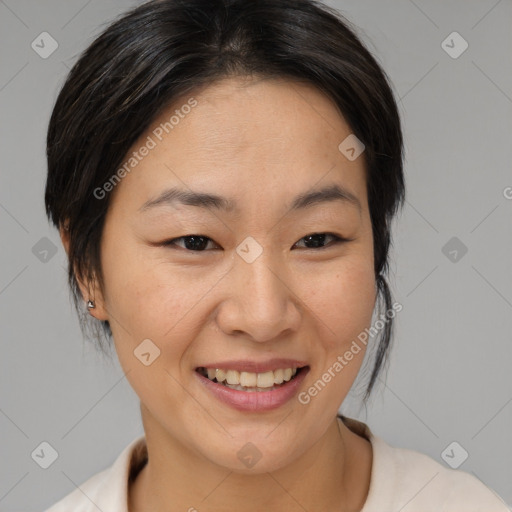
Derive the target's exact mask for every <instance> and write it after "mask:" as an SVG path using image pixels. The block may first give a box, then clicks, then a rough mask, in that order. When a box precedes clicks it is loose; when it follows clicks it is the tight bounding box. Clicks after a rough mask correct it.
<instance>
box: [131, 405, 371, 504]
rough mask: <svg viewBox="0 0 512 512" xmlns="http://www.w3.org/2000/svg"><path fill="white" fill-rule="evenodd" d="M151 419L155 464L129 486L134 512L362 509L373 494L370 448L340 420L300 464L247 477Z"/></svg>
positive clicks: (151, 454)
mask: <svg viewBox="0 0 512 512" xmlns="http://www.w3.org/2000/svg"><path fill="white" fill-rule="evenodd" d="M144 416H145V415H144V413H143V420H146V421H144V427H145V432H146V442H147V449H148V463H147V464H146V466H144V468H143V469H142V470H141V472H140V473H139V475H138V476H137V478H136V480H135V482H134V483H133V484H132V485H131V487H130V488H129V491H128V494H129V512H142V511H143V510H153V511H155V512H160V511H168V510H169V506H170V505H171V504H172V507H173V509H175V510H184V511H190V512H194V511H195V510H197V511H201V512H207V511H209V510H215V511H223V512H231V511H235V510H236V511H239V510H244V512H259V511H261V510H267V511H269V512H271V511H274V510H275V511H277V510H287V511H289V512H303V511H304V510H318V511H332V510H360V509H361V508H362V506H363V505H364V502H365V500H366V497H367V495H368V489H369V484H370V473H371V457H372V454H371V445H370V443H369V441H367V440H365V439H363V438H361V437H359V436H358V435H356V434H355V433H353V432H352V431H350V430H349V429H348V428H347V427H346V426H345V424H344V423H343V422H342V421H341V420H340V419H338V418H335V419H334V420H333V422H332V423H331V425H329V427H328V428H327V430H326V432H325V434H324V435H323V436H322V437H321V438H320V439H319V440H318V442H317V443H315V444H314V445H313V446H312V447H311V448H310V449H309V450H307V451H306V452H304V453H303V454H302V455H301V456H300V457H299V458H298V459H296V460H295V461H294V463H293V464H291V465H288V466H286V467H283V468H280V469H278V470H276V471H273V472H267V473H263V474H256V475H247V474H240V473H235V472H233V471H231V470H229V469H227V468H224V467H222V466H218V465H216V464H214V463H212V462H211V461H208V460H206V459H204V458H201V457H200V456H198V455H197V454H196V453H194V452H192V451H191V450H189V449H188V448H187V447H185V446H183V445H182V444H181V443H179V442H178V441H177V440H176V439H174V438H172V437H170V436H169V435H168V433H166V432H163V431H162V430H161V429H160V428H159V426H158V425H157V424H156V423H153V422H152V421H150V420H149V421H147V420H148V418H147V417H146V418H144ZM340 484H341V485H340Z"/></svg>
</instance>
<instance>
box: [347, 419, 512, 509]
mask: <svg viewBox="0 0 512 512" xmlns="http://www.w3.org/2000/svg"><path fill="white" fill-rule="evenodd" d="M343 421H344V422H345V424H346V425H347V426H348V427H349V428H350V429H351V430H353V431H354V432H356V433H357V434H359V435H362V436H363V437H366V438H367V439H368V440H369V441H370V443H371V445H372V450H373V460H372V470H371V479H370V489H369V492H368V497H367V500H366V503H365V505H364V507H363V509H362V511H361V512H392V511H393V512H394V511H398V510H400V511H401V512H430V511H432V512H434V511H435V512H511V510H510V509H509V508H508V507H507V505H506V504H505V502H504V501H503V500H502V499H501V498H500V497H499V496H498V494H497V493H495V492H494V491H493V490H492V489H490V488H489V487H487V486H486V485H485V484H483V483H482V482H481V481H480V480H479V479H478V478H476V477H475V476H473V475H472V474H470V473H467V472H465V471H462V470H455V469H451V468H449V467H447V466H445V465H443V464H441V463H439V462H437V461H436V460H434V459H433V458H432V457H430V456H428V455H426V454H424V453H421V452H418V451H415V450H410V449H407V448H398V447H395V446H392V445H390V444H388V443H387V442H386V441H385V440H384V439H382V438H380V437H378V436H375V435H374V434H373V433H372V432H371V430H370V429H369V428H368V426H367V425H366V424H365V423H362V422H360V421H358V420H354V419H352V418H343Z"/></svg>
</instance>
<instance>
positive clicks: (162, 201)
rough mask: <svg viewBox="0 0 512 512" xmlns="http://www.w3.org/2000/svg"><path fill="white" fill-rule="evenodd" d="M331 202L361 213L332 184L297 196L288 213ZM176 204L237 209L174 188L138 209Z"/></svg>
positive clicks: (350, 197) (354, 202)
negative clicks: (345, 205) (351, 207)
mask: <svg viewBox="0 0 512 512" xmlns="http://www.w3.org/2000/svg"><path fill="white" fill-rule="evenodd" d="M332 201H340V202H342V203H343V204H347V205H351V206H354V207H356V208H357V209H358V210H359V213H361V211H362V206H361V203H360V201H359V199H358V198H357V197H356V196H355V195H354V194H352V192H350V191H349V190H347V189H345V188H343V187H341V186H339V185H337V184H333V185H329V186H326V187H324V188H321V189H317V190H312V191H309V192H305V193H303V194H300V195H298V196H297V197H295V199H294V200H293V201H292V203H291V206H290V207H289V209H288V213H290V212H293V211H297V210H303V209H306V208H310V207H312V206H315V205H318V204H322V203H327V202H332ZM176 204H182V205H185V206H195V207H198V208H205V209H209V210H213V209H215V210H219V211H226V212H232V211H234V210H237V209H238V208H237V205H236V202H235V201H233V200H231V199H228V198H226V197H222V196H219V195H216V194H209V193H205V192H195V191H191V190H185V189H181V188H178V187H174V188H170V189H168V190H165V191H164V192H162V193H161V194H160V195H158V196H157V197H155V198H154V199H149V200H148V201H146V202H145V203H144V204H143V205H142V206H141V207H140V208H139V211H142V212H144V211H147V210H150V209H152V208H155V207H158V206H175V205H176Z"/></svg>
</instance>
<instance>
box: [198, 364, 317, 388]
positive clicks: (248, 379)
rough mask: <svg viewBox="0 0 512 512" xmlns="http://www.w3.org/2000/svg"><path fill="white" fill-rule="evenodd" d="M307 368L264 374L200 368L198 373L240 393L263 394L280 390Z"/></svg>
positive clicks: (282, 369) (283, 369)
mask: <svg viewBox="0 0 512 512" xmlns="http://www.w3.org/2000/svg"><path fill="white" fill-rule="evenodd" d="M306 368H308V367H307V366H304V367H301V368H294V367H292V368H280V369H277V370H274V371H268V372H263V373H253V372H239V371H237V370H222V369H219V368H204V367H202V366H200V367H199V368H197V369H196V372H198V373H200V374H201V375H203V376H204V377H206V378H208V379H209V380H211V381H212V382H214V383H217V384H221V385H223V386H226V387H228V388H231V389H236V390H238V391H247V392H249V393H251V392H262V391H272V390H275V389H279V388H280V387H282V386H284V385H286V384H287V383H288V382H290V381H292V380H294V379H295V378H296V377H297V375H299V374H300V373H301V372H302V371H303V370H305V369H306Z"/></svg>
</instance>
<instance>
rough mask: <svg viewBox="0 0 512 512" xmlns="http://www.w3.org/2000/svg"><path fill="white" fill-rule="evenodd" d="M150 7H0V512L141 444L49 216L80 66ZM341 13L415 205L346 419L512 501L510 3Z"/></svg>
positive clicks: (65, 489)
mask: <svg viewBox="0 0 512 512" xmlns="http://www.w3.org/2000/svg"><path fill="white" fill-rule="evenodd" d="M136 3H140V2H133V1H131V2H130V1H126V0H125V1H123V0H108V1H99V0H89V1H88V2H87V1H84V0H68V1H64V0H60V1H59V0H51V1H50V0H48V1H41V2H36V1H35V0H32V1H28V0H27V1H24V0H5V1H0V27H1V38H2V44H1V45H0V52H1V62H2V69H1V76H0V105H1V119H2V123H1V128H0V129H1V137H0V140H1V144H2V159H1V165H2V173H1V187H0V226H1V233H2V252H1V262H0V263H1V265H0V310H1V315H2V324H1V325H2V357H1V358H0V365H1V376H0V378H1V383H0V384H1V385H0V429H1V433H2V435H1V437H0V461H1V470H0V510H1V511H7V510H9V511H22V510H24V511H26V512H31V511H40V510H42V509H44V508H45V507H47V506H49V505H50V504H52V503H54V502H56V501H57V500H58V499H60V498H61V497H63V496H64V495H65V494H67V493H69V492H71V491H72V490H73V489H74V488H75V486H76V485H78V484H80V483H82V482H83V481H84V480H86V479H87V478H89V477H90V476H91V475H92V474H94V473H96V472H98V471H100V470H102V469H104V468H106V467H107V466H109V465H111V464H112V462H113V461H114V459H115V458H116V457H117V455H118V454H119V453H120V452H121V450H122V449H123V448H124V447H125V446H126V445H127V444H128V443H129V442H130V441H131V440H132V439H133V438H134V437H136V436H139V435H140V434H142V433H143V430H142V426H141V421H140V417H139V410H138V400H137V397H136V395H135V393H134V392H133V391H132V390H131V388H130V387H129V385H128V383H127V381H126V379H125V378H124V376H123V373H122V371H121V369H120V367H119V365H118V363H117V361H115V362H114V363H112V364H110V363H107V362H104V361H102V359H101V357H100V356H98V355H97V354H96V353H95V351H94V350H93V349H92V348H91V346H90V345H89V344H84V343H83V341H82V337H81V333H80V330H79V327H78V323H77V320H76V317H75V314H74V311H73V309H72V307H71V303H70V301H69V297H68V291H67V285H66V276H65V273H66V272H65V268H66V261H65V255H64V251H63V249H62V247H61V246H60V241H59V238H58V236H57V233H56V231H54V230H53V229H52V228H50V227H49V224H48V222H47V220H46V218H45V215H44V209H43V190H44V183H45V175H46V162H45V153H44V148H45V146H44V144H45V135H46V133H45V130H46V126H47V122H48V119H49V115H50V112H51V108H52V106H53V103H54V101H55V98H56V95H57V92H58V89H59V88H60V86H61V85H62V84H63V80H64V77H65V75H66V73H67V71H68V69H69V68H70V66H71V65H72V63H73V62H74V61H75V58H76V55H77V54H78V52H80V51H81V50H83V49H84V48H85V47H86V46H87V45H88V44H89V43H90V42H91V41H92V40H93V38H94V36H95V35H97V34H98V33H99V31H100V30H101V29H102V26H103V25H104V24H105V23H106V22H107V21H109V20H111V19H112V18H113V17H114V16H116V15H117V14H119V13H121V12H123V11H124V10H126V9H127V8H129V7H131V6H133V5H135V4H136ZM329 5H332V6H334V7H337V8H339V9H340V10H341V11H342V12H343V13H344V14H345V15H346V16H347V18H348V19H349V20H351V21H352V22H354V23H355V24H356V25H357V26H358V27H361V31H360V34H361V36H362V37H363V39H364V40H365V41H366V42H367V44H368V45H369V47H370V50H371V51H372V52H373V53H374V54H375V55H376V57H377V58H378V60H379V61H380V62H381V63H382V65H383V67H384V69H385V70H386V72H387V73H388V74H389V76H390V78H391V81H392V82H393V85H394V89H395V91H396V94H397V97H398V98H400V103H399V106H400V110H401V113H402V116H403V122H404V132H405V141H406V179H407V203H406V207H405V209H404V212H403V215H402V216H401V217H399V218H398V219H397V222H396V225H395V241H394V245H395V247H394V250H393V251H392V253H391V269H392V271H391V282H392V289H393V291H394V296H395V299H396V300H397V301H399V302H400V303H402V304H403V310H402V312H401V313H399V315H398V317H397V323H396V331H395V332H396V336H395V341H394V348H393V351H392V361H391V364H390V366H389V371H388V373H387V380H386V383H385V384H384V382H381V383H380V387H379V389H378V390H377V392H376V393H375V395H374V398H373V400H372V402H371V404H370V406H369V407H368V408H367V410H364V409H362V408H361V407H359V406H358V401H357V396H356V394H355V393H354V392H353V393H351V395H350V397H349V398H348V399H347V401H346V402H345V403H344V405H343V408H342V411H343V412H344V413H345V414H348V415H352V416H354V417H359V418H360V419H362V420H363V421H366V422H367V423H368V424H369V425H370V427H371V428H372V430H373V432H374V433H375V434H377V435H379V436H381V437H383V438H384V439H385V440H386V441H387V442H389V443H390V444H393V445H395V446H401V447H405V448H410V449H414V450H417V451H420V452H423V453H426V454H428V455H430V456H431V457H433V458H434V459H436V460H438V461H439V462H441V463H442V464H445V462H444V461H443V459H442V457H441V454H442V452H443V450H444V449H445V448H446V447H447V446H448V445H449V444H450V443H452V442H453V441H457V442H458V443H459V444H460V445H461V446H462V447H463V448H464V449H465V450H466V451H467V452H468V453H469V457H468V459H467V460H466V461H465V462H464V463H463V464H462V465H461V466H460V467H459V469H461V470H464V471H467V472H470V473H472V474H474V475H476V476H477V477H478V478H479V479H481V480H482V481H483V482H484V483H486V484H487V485H489V486H491V487H493V488H494V489H495V490H496V492H497V493H498V494H500V495H501V496H502V497H503V498H504V499H505V500H506V501H507V503H511V504H512V483H511V480H512V470H511V464H510V461H511V460H512V443H511V430H512V429H511V425H512V379H511V377H510V363H511V361H512V314H511V313H512V271H511V268H510V263H511V257H510V255H511V254H512V229H511V220H512V200H511V199H507V197H506V196H507V195H508V197H511V196H512V189H507V187H512V172H511V167H510V162H511V161H512V158H511V157H512V149H511V148H512V144H511V142H512V141H511V134H512V66H511V51H510V49H511V48H512V44H511V43H512V41H511V39H512V31H511V30H510V27H511V21H512V4H511V2H510V1H505V0H502V1H496V0H482V1H476V0H472V1H467V0H460V1H451V2H445V1H440V0H439V1H429V2H427V1H420V0H415V1H414V2H413V1H410V0H404V1H396V0H395V1H389V0H388V1H383V0H372V1H355V0H352V1H341V0H340V1H338V2H333V1H332V2H329ZM43 31H47V32H49V33H50V34H51V35H52V37H53V38H55V40H56V41H57V42H58V45H59V46H58V48H57V50H56V51H55V52H54V53H53V54H52V55H51V56H50V57H48V58H47V59H43V58H41V57H40V56H39V55H38V54H37V53H36V52H35V51H34V50H33V49H32V48H31V43H32V41H34V40H35V39H36V37H37V36H38V35H39V34H40V33H41V32H43ZM453 31H457V32H459V33H460V34H461V36H462V37H463V38H464V39H465V40H466V41H467V42H468V44H469V47H468V49H467V50H466V51H465V52H464V53H462V55H460V56H459V57H458V58H456V59H454V58H452V57H450V56H449V55H448V54H447V53H446V52H445V50H444V49H443V48H442V46H441V43H442V41H443V40H445V38H446V37H447V36H448V35H449V34H450V33H452V32H453ZM450 44H451V43H450ZM458 45H459V43H458V42H457V43H456V44H455V48H456V49H457V48H458V47H459V48H460V46H458ZM507 191H509V192H510V193H509V194H507ZM43 237H47V238H48V239H49V240H51V241H52V242H53V243H54V244H55V245H56V246H57V248H58V249H57V252H56V254H55V255H53V256H52V254H51V253H48V254H47V255H45V254H44V253H42V252H41V250H40V246H37V245H36V244H37V243H38V242H39V244H45V243H46V244H48V242H47V241H43V242H40V240H41V239H42V238H43ZM452 237H457V239H458V241H455V243H456V244H458V246H459V247H458V248H456V249H457V251H458V253H457V260H456V261H451V260H450V258H452V259H453V258H454V254H455V253H452V255H451V256H450V255H449V254H448V252H449V251H451V250H452V249H453V247H452V246H451V245H449V246H448V249H445V251H444V252H445V253H447V254H448V256H450V258H449V257H447V256H445V254H444V253H443V247H444V246H445V244H447V242H448V241H449V240H450V239H452ZM452 243H453V242H452ZM461 244H464V246H465V247H467V249H468V251H467V253H466V254H465V255H464V256H462V257H461V254H462V253H461V251H460V247H462V245H461ZM34 246H36V249H34V250H33V247H34ZM38 248H39V249H38ZM34 253H35V254H34ZM45 258H46V260H47V261H46V262H45V261H41V259H43V260H44V259H45ZM385 377H386V374H384V375H383V380H384V378H385ZM363 385H364V380H362V379H358V381H357V382H356V385H355V386H354V388H353V390H355V389H356V388H359V389H361V387H362V386H363ZM42 441H47V442H49V443H50V444H51V445H52V446H53V447H55V449H56V450H57V451H58V453H59V457H58V459H57V460H56V461H55V463H54V464H53V465H52V466H50V467H49V468H48V469H46V470H44V469H42V468H40V467H39V466H38V465H37V464H36V463H35V462H34V460H32V458H31V453H32V452H33V450H34V449H35V448H36V447H37V446H38V445H39V444H40V443H41V442H42ZM457 450H459V452H457ZM457 450H456V452H455V455H456V456H457V457H458V456H459V455H460V449H459V448H457ZM422 492H428V486H427V488H425V489H424V490H423V491H422Z"/></svg>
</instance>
